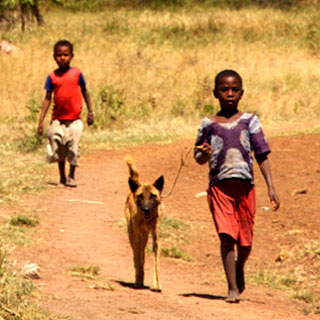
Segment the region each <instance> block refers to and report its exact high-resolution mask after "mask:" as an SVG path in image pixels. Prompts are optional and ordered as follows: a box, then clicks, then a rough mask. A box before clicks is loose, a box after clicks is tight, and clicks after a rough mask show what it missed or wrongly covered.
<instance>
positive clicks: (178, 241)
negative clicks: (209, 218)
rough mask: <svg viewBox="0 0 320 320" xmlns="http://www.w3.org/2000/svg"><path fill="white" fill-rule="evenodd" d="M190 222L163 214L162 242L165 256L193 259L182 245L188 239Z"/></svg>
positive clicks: (162, 252)
mask: <svg viewBox="0 0 320 320" xmlns="http://www.w3.org/2000/svg"><path fill="white" fill-rule="evenodd" d="M188 231H189V224H188V223H187V222H185V221H183V220H179V219H176V218H173V217H167V216H163V217H162V218H161V225H160V238H161V242H162V244H163V245H162V247H163V248H161V254H162V255H163V256H165V257H170V258H175V259H182V260H185V261H191V257H190V256H189V255H188V254H187V253H186V252H185V251H184V250H183V249H181V247H182V246H183V245H184V244H185V243H186V241H187V232H188Z"/></svg>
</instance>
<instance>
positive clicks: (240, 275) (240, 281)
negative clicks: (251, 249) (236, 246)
mask: <svg viewBox="0 0 320 320" xmlns="http://www.w3.org/2000/svg"><path fill="white" fill-rule="evenodd" d="M236 278H237V287H238V290H239V293H242V292H243V291H244V289H245V288H246V284H245V281H244V271H243V268H241V267H240V266H239V265H238V264H237V263H236Z"/></svg>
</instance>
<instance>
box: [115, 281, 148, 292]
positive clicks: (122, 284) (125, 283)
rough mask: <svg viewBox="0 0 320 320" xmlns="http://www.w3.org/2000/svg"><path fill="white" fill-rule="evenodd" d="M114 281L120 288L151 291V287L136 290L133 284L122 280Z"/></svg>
mask: <svg viewBox="0 0 320 320" xmlns="http://www.w3.org/2000/svg"><path fill="white" fill-rule="evenodd" d="M113 281H114V282H116V283H118V284H120V286H122V287H125V288H131V289H135V290H145V289H148V290H150V287H149V286H143V288H136V287H135V284H134V283H133V282H125V281H121V280H113Z"/></svg>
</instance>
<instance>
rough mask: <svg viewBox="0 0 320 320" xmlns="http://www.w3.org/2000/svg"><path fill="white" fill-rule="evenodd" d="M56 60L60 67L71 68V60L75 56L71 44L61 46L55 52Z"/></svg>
mask: <svg viewBox="0 0 320 320" xmlns="http://www.w3.org/2000/svg"><path fill="white" fill-rule="evenodd" d="M53 57H54V60H55V61H56V63H57V64H58V66H59V68H60V69H65V68H69V65H70V62H71V60H72V58H73V53H72V52H71V50H70V47H69V46H59V47H57V48H56V50H55V52H54V54H53Z"/></svg>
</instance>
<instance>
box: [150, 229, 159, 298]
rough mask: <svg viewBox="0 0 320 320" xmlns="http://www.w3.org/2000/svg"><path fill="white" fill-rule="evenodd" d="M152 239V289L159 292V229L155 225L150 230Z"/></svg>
mask: <svg viewBox="0 0 320 320" xmlns="http://www.w3.org/2000/svg"><path fill="white" fill-rule="evenodd" d="M152 240H153V254H154V261H153V290H154V291H157V292H161V285H160V279H159V271H160V243H159V230H158V227H156V230H155V231H154V232H152Z"/></svg>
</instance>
